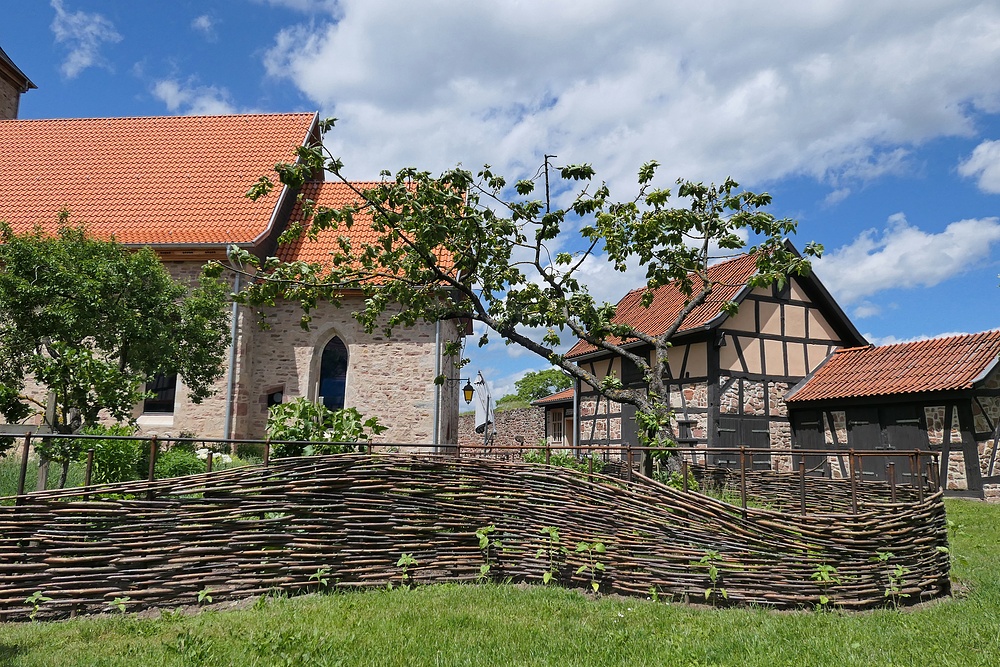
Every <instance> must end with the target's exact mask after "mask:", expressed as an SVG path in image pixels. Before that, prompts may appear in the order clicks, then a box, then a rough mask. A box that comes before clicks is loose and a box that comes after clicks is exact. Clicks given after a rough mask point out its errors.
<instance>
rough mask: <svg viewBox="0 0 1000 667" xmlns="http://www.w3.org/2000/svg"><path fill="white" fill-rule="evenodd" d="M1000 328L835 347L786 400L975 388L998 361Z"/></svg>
mask: <svg viewBox="0 0 1000 667" xmlns="http://www.w3.org/2000/svg"><path fill="white" fill-rule="evenodd" d="M998 356H1000V330H993V331H984V332H982V333H977V334H963V335H959V336H948V337H945V338H932V339H930V340H921V341H915V342H911V343H897V344H895V345H883V346H881V347H874V346H867V347H852V348H845V349H841V350H837V351H836V352H835V353H833V354H832V355H831V356H830V358H829V359H828V360H827V361H826V362H825V363H824V364H823V365H822V366H820V367H819V368H818V369H817V370H816V371H815V372H814V373H813V375H812V376H811V377H807V378H806V379H805V380H803V381H802V382H800V383H799V384H798V385H797V386H796V387H794V388H793V389H792V390H791V391H790V392H789V393H788V395H787V396H786V397H785V400H786V401H787V402H788V403H805V402H808V401H827V400H835V399H849V398H864V397H876V396H896V395H901V394H916V393H925V392H940V391H956V390H962V389H971V388H973V386H974V385H976V384H977V383H978V382H980V381H982V380H983V379H984V378H985V377H986V375H987V374H988V373H989V372H990V371H991V370H992V369H993V368H994V367H995V366H996V364H997V359H998Z"/></svg>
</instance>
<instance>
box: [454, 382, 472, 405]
mask: <svg viewBox="0 0 1000 667" xmlns="http://www.w3.org/2000/svg"><path fill="white" fill-rule="evenodd" d="M462 380H465V386H464V387H462V398H464V399H465V402H466V404H468V403H472V399H473V397H474V396H475V395H476V389H475V387H473V386H472V380H470V379H469V378H459V379H458V381H459V382H461V381H462Z"/></svg>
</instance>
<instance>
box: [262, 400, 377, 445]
mask: <svg viewBox="0 0 1000 667" xmlns="http://www.w3.org/2000/svg"><path fill="white" fill-rule="evenodd" d="M386 428H387V427H386V426H382V425H381V424H379V422H378V418H377V417H369V418H368V419H365V417H364V415H362V414H361V413H360V412H358V411H357V410H356V409H355V408H344V409H343V410H331V409H329V408H328V407H326V406H325V405H323V404H322V403H314V402H313V401H310V400H309V399H307V398H302V397H299V398H296V399H295V400H293V401H289V402H288V403H280V404H278V405H272V406H271V409H270V410H268V413H267V437H268V438H270V439H271V440H291V441H294V442H291V443H288V444H284V443H280V442H279V443H276V444H275V445H274V446H273V449H272V451H273V452H274V455H275V456H276V457H281V456H312V455H314V454H340V453H342V452H352V451H355V449H356V448H355V446H354V445H352V444H349V443H355V442H359V441H364V442H370V441H371V439H372V437H373V436H376V435H379V434H380V433H384V432H385V430H386ZM305 442H312V443H314V444H311V445H307V444H305Z"/></svg>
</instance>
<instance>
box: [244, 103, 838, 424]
mask: <svg viewBox="0 0 1000 667" xmlns="http://www.w3.org/2000/svg"><path fill="white" fill-rule="evenodd" d="M332 125H333V121H332V120H328V121H325V122H324V123H323V129H324V131H326V130H328V129H330V127H332ZM657 167H658V164H657V163H656V162H648V163H646V164H644V165H643V166H642V167H641V168H640V169H639V171H638V179H637V180H638V187H637V189H636V191H635V192H634V193H633V194H632V195H631V196H629V197H627V198H623V199H616V198H613V197H612V194H611V192H610V191H609V188H608V187H607V186H606V185H605V184H603V183H597V182H596V181H595V176H596V175H595V171H594V169H593V168H592V167H591V166H590V165H586V164H581V165H568V166H565V167H561V168H558V169H557V170H556V173H557V179H556V183H555V184H550V183H549V175H550V169H549V167H548V163H546V165H545V168H544V169H540V170H539V175H538V177H537V178H535V179H523V180H518V181H517V182H515V183H513V184H510V183H508V182H507V180H506V179H505V178H504V177H503V176H501V175H499V174H496V173H494V172H493V170H492V169H491V168H490V167H489V166H487V167H484V168H483V169H482V170H481V171H479V172H478V173H476V174H474V173H473V172H470V171H468V170H465V169H462V168H456V169H452V170H449V171H446V172H444V173H442V174H441V175H439V176H432V175H431V174H430V173H429V172H426V171H421V170H418V169H412V168H411V169H403V170H401V171H399V172H398V173H396V174H395V175H392V174H390V173H389V172H383V173H382V176H383V179H384V180H383V182H382V183H380V184H379V185H378V186H376V187H374V188H371V189H367V190H365V191H363V192H362V191H360V190H357V189H355V192H356V193H357V195H358V197H359V203H356V204H348V205H345V206H342V207H339V208H329V207H324V206H317V205H316V204H315V202H312V201H309V200H302V205H303V210H304V213H305V216H306V220H305V221H304V223H303V224H302V225H297V226H295V228H293V229H291V230H289V232H288V233H287V234H286V236H288V237H291V236H294V235H295V234H300V233H306V234H309V235H315V234H317V233H319V232H320V231H324V230H334V231H335V232H336V231H340V230H346V229H349V228H350V227H351V226H352V225H353V224H355V220H356V218H357V216H358V215H359V214H362V213H363V214H365V216H369V215H370V216H371V219H372V220H373V223H372V225H373V230H374V232H375V235H376V238H375V239H374V240H372V241H370V242H367V243H358V242H354V241H352V240H351V239H350V238H349V237H348V236H347V235H346V234H343V235H340V236H339V247H338V248H337V249H336V250H334V251H333V252H332V253H331V257H330V260H329V261H328V262H326V263H324V264H323V265H322V266H321V265H317V264H312V265H310V264H306V263H304V262H291V263H282V262H280V261H279V260H277V259H275V258H268V259H267V260H265V261H259V260H257V259H256V258H255V257H253V256H252V255H250V254H249V253H247V252H236V253H234V259H236V260H238V261H239V262H242V263H243V264H244V265H245V266H247V267H248V270H250V269H252V270H254V271H258V274H257V275H258V278H259V280H257V281H256V282H254V283H253V284H251V285H250V286H249V287H248V288H247V289H246V290H245V291H244V292H243V293H242V295H241V296H240V298H241V300H242V301H243V302H244V303H247V304H251V305H266V304H269V303H273V300H274V299H275V298H276V297H278V296H283V297H285V298H290V299H293V300H297V301H299V302H300V303H301V304H302V307H303V309H304V316H303V324H305V325H307V324H308V318H309V311H310V309H311V308H312V307H313V306H314V305H315V304H316V303H317V301H318V300H324V299H325V300H330V301H333V302H334V303H339V299H340V297H341V294H342V291H343V290H344V289H346V288H360V289H362V290H363V291H364V294H365V297H366V299H365V302H364V307H363V308H362V309H361V310H359V311H358V312H356V313H355V317H356V318H357V320H358V321H359V322H360V323H361V324H363V325H364V326H365V327H366V328H367V329H368V330H370V331H371V330H375V329H381V330H384V331H385V332H386V333H390V332H391V331H392V330H393V329H394V328H395V327H397V326H406V325H412V324H414V323H416V322H418V321H421V320H423V321H434V320H439V319H450V318H471V319H473V320H476V321H479V322H482V323H483V324H485V325H487V327H489V329H490V330H492V331H493V332H495V333H496V334H497V335H499V336H500V337H501V338H502V339H504V340H505V341H506V342H507V343H508V344H514V345H519V346H521V347H523V348H524V349H526V350H528V351H531V352H533V353H535V354H537V355H539V356H540V357H542V358H544V359H546V360H547V361H549V362H550V363H551V364H553V365H554V366H556V367H558V368H559V369H561V370H562V371H564V372H566V373H567V374H568V375H570V376H571V377H573V378H577V379H579V380H581V381H582V382H585V383H587V384H589V385H591V386H593V387H595V388H597V389H598V390H599V391H601V392H602V393H603V394H604V395H606V396H607V397H608V398H610V399H611V400H614V401H619V402H624V403H629V404H632V405H634V406H636V407H637V413H638V417H637V418H638V419H639V421H640V426H641V429H640V430H641V431H644V432H645V433H647V434H649V435H650V436H651V437H653V438H655V439H664V440H669V435H670V433H671V429H670V426H669V424H670V421H669V417H670V410H669V406H667V405H666V404H665V402H664V401H662V400H661V397H663V396H665V395H666V391H665V390H666V385H665V382H664V380H665V370H666V368H667V363H668V362H667V356H668V353H669V346H670V342H669V341H670V338H671V337H672V336H673V335H674V333H675V332H676V331H677V329H678V328H679V326H680V325H681V323H682V322H683V319H684V317H686V316H687V314H688V313H689V312H691V310H693V309H694V308H695V307H697V306H698V305H700V304H701V303H703V302H704V301H705V299H706V298H707V297H708V296H709V295H710V294H711V293H712V290H713V289H714V288H715V287H716V285H715V284H713V282H712V281H711V280H710V279H709V276H708V273H707V271H708V266H709V264H710V263H711V261H712V260H713V259H716V258H718V257H720V256H727V255H734V254H737V253H739V252H743V251H744V248H745V246H746V245H747V242H746V239H747V238H749V239H751V244H752V246H751V248H750V250H751V251H752V252H754V253H755V257H756V264H757V274H756V275H755V277H754V278H753V279H752V280H751V284H752V285H753V286H765V285H769V284H771V283H772V282H777V283H779V284H780V283H783V282H784V281H785V280H786V277H787V275H789V274H804V273H807V272H808V271H809V270H810V264H809V261H808V256H818V254H819V253H820V252H821V251H822V248H821V247H820V246H818V245H815V244H809V245H807V246H806V248H805V252H804V255H803V256H799V255H798V254H797V253H795V252H793V251H792V250H790V249H789V248H788V247H787V246H786V245H785V243H784V239H785V237H786V236H788V235H791V234H792V233H794V231H795V228H796V223H795V222H794V221H793V220H789V219H777V218H775V217H774V216H773V215H771V214H770V213H768V212H766V211H765V210H764V209H765V207H767V206H768V205H769V204H770V203H771V197H770V196H769V195H767V194H755V193H753V192H748V191H742V190H740V189H739V185H738V184H737V183H736V182H735V181H733V180H732V179H726V180H725V181H724V182H722V184H720V185H705V184H703V183H695V182H690V181H685V180H679V181H677V189H676V191H672V190H670V189H669V188H666V187H662V186H659V185H657V184H656V183H655V177H656V172H657ZM324 169H325V170H326V171H328V172H332V173H333V174H334V175H335V176H336V177H337V178H339V179H341V180H342V181H343V182H345V183H347V184H348V185H350V182H349V181H348V180H347V179H346V178H345V177H344V176H343V170H344V165H343V163H342V161H341V160H339V159H338V158H335V157H333V156H332V155H330V154H329V153H328V152H327V151H326V150H325V149H324V147H323V146H321V145H316V146H307V147H302V148H301V149H299V151H298V161H297V163H296V164H284V165H278V167H277V169H276V171H277V172H278V176H279V180H280V181H281V183H284V184H286V185H289V186H292V187H298V186H300V185H301V184H302V183H304V182H305V181H306V180H308V179H310V178H312V177H313V174H316V173H322V171H323V170H324ZM542 182H544V194H543V195H542V196H541V197H539V196H538V195H536V189H537V188H538V187H539V186H540V184H541V183H542ZM274 185H275V183H274V182H273V181H272V180H271V179H270V178H268V177H267V176H264V177H262V178H261V179H260V180H259V181H258V183H257V184H256V185H255V186H254V187H253V188H252V189H251V191H250V192H249V193H248V196H250V197H251V198H256V197H260V196H262V195H263V194H265V193H267V192H269V191H270V190H271V189H272V188H273V187H274ZM550 188H551V189H554V190H555V191H557V192H562V191H564V190H567V189H569V190H571V192H573V191H575V196H572V197H571V198H570V199H569V200H568V202H567V204H566V205H565V206H564V207H556V206H553V204H552V202H551V200H550V198H549V195H548V193H549V192H550ZM574 188H575V190H573V189H574ZM363 224H368V222H367V221H366V222H365V223H363ZM577 230H578V231H577ZM568 237H572V238H571V239H570V238H568ZM568 240H569V242H567V241H568ZM600 254H603V255H605V256H606V258H607V261H608V262H610V264H611V265H612V266H613V267H614V268H615V269H616V270H617V271H620V272H624V271H625V270H626V269H627V267H628V265H629V264H630V263H632V264H636V263H638V264H640V265H641V266H642V267H643V269H644V270H645V274H646V288H647V293H646V303H647V305H648V304H649V303H650V302H651V301H652V297H653V292H652V290H654V289H655V288H657V287H659V286H662V285H665V284H667V283H670V282H676V284H677V285H678V286H679V288H680V289H681V290H682V291H683V292H684V294H685V295H686V297H687V302H686V305H685V307H684V308H683V310H682V311H681V312H680V313H679V314H678V316H677V318H676V319H675V320H674V321H673V322H671V323H670V326H668V327H667V328H666V330H665V331H664V332H663V334H661V335H659V336H650V335H648V334H646V333H643V332H641V331H637V330H635V329H633V328H632V327H629V326H626V325H622V324H619V323H615V322H614V321H613V317H614V314H615V306H614V305H612V304H608V303H603V302H598V301H597V300H596V299H594V298H593V297H592V296H591V294H590V293H589V291H588V289H587V286H586V285H585V284H584V282H583V279H582V277H581V268H582V267H583V266H584V265H585V263H587V262H588V261H594V260H595V259H596V258H597V257H598V256H599V255H600ZM400 304H401V305H402V306H404V307H402V308H401V307H399V305H400ZM723 308H724V309H726V310H729V311H732V310H733V309H735V304H732V303H730V304H726V305H725V306H724V307H723ZM534 332H540V333H539V334H538V335H535V333H534ZM488 339H489V334H488V335H484V336H483V337H482V338H481V339H480V341H479V344H480V345H484V344H486V342H487V341H488ZM576 339H583V340H585V341H587V342H589V343H591V344H592V345H594V346H595V347H597V348H598V349H600V350H604V351H607V352H611V353H614V354H618V355H620V356H622V357H624V358H625V359H628V360H630V361H631V362H632V363H633V364H635V366H636V367H637V368H638V369H639V370H640V372H641V373H642V374H643V376H644V378H645V381H646V384H647V386H648V391H646V390H637V389H631V388H626V387H623V386H622V385H621V382H620V381H619V380H618V379H617V378H614V377H609V378H601V377H598V376H596V375H594V374H593V373H591V372H589V371H588V370H586V369H585V368H582V367H580V366H577V365H576V364H574V363H572V362H571V361H569V360H567V359H566V358H565V357H564V356H563V353H562V352H561V350H563V349H565V344H568V343H570V342H573V341H575V340H576ZM635 342H641V343H645V344H646V345H647V346H648V347H647V348H646V349H647V350H649V353H648V354H647V353H646V352H645V351H642V350H640V349H637V348H636V347H635V346H633V345H629V346H625V345H624V344H623V343H635ZM449 351H450V352H452V353H455V354H457V353H458V351H459V347H458V345H455V346H454V347H453V348H451V349H450V350H449Z"/></svg>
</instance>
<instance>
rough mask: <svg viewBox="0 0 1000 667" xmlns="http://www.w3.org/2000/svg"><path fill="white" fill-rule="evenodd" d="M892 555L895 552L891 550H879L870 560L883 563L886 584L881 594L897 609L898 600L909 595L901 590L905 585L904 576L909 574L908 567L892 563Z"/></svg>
mask: <svg viewBox="0 0 1000 667" xmlns="http://www.w3.org/2000/svg"><path fill="white" fill-rule="evenodd" d="M894 557H895V554H894V553H892V552H891V551H879V552H877V553H876V554H875V557H874V558H873V559H872V560H873V561H876V562H879V563H885V565H886V584H885V591H884V593H883V596H884V597H886V598H888V599H889V601H890V602H891V603H892V606H893V608H894V609H899V603H900V601H901V600H905V599H906V598H908V597H910V594H909V593H904V592H903V587H904V586H905V585H906V577H907V575H908V574H910V568H908V567H906V566H905V565H903V564H902V563H897V564H896V565H893V564H892V562H891V561H892V559H893V558H894Z"/></svg>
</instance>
